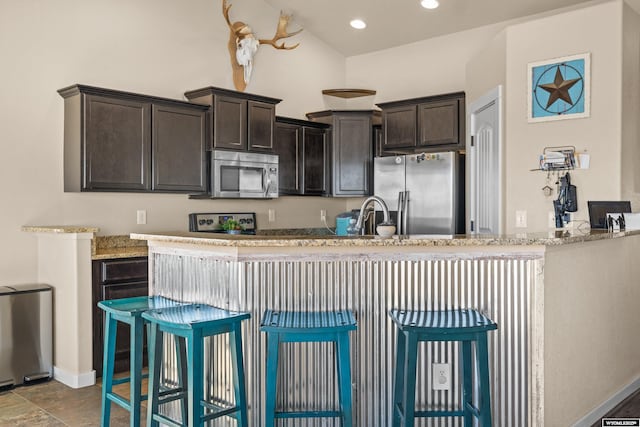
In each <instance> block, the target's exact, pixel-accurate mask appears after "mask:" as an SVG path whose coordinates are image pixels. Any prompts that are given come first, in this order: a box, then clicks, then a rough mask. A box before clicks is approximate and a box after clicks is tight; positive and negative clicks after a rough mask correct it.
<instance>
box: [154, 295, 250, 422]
mask: <svg viewBox="0 0 640 427" xmlns="http://www.w3.org/2000/svg"><path fill="white" fill-rule="evenodd" d="M142 317H143V318H144V319H145V320H146V321H148V322H149V324H150V329H151V331H150V338H149V341H150V343H149V347H150V348H149V393H150V397H149V403H148V404H147V425H148V426H157V425H159V423H160V422H161V423H163V424H168V425H171V426H203V425H205V423H206V422H208V421H210V420H213V419H216V418H220V417H223V416H229V417H232V418H235V419H236V421H237V425H238V426H241V427H247V398H246V389H245V376H244V365H243V363H242V333H241V329H240V327H241V324H242V321H243V320H245V319H248V318H249V317H250V315H249V313H238V312H233V311H227V310H223V309H220V308H216V307H211V306H209V305H206V304H192V305H185V306H181V307H172V308H167V309H158V310H149V311H146V312H144V313H143V314H142ZM165 333H168V334H173V335H174V336H175V337H180V338H184V340H185V341H186V349H187V364H186V365H187V366H186V370H187V393H186V396H187V404H188V412H187V417H186V418H187V419H186V420H185V418H184V417H183V419H182V422H178V421H176V420H173V419H171V418H169V417H168V416H166V415H162V414H160V413H159V409H160V405H161V404H163V403H167V402H168V401H170V399H169V398H167V399H165V400H164V401H161V400H160V397H161V395H160V392H159V390H160V388H159V383H160V369H161V366H162V363H163V358H164V354H163V353H164V349H163V346H162V338H163V334H165ZM224 333H228V334H229V346H230V350H231V363H232V370H233V381H234V392H235V402H234V406H231V407H221V406H219V405H215V404H213V403H210V402H207V401H206V400H205V399H204V366H205V361H204V338H205V337H210V336H214V335H219V334H224ZM205 409H207V410H208V411H209V413H208V414H205Z"/></svg>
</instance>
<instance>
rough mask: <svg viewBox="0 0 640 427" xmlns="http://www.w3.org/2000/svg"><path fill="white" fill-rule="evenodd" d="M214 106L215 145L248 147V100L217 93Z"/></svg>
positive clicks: (238, 147)
mask: <svg viewBox="0 0 640 427" xmlns="http://www.w3.org/2000/svg"><path fill="white" fill-rule="evenodd" d="M213 102H214V107H213V121H214V124H213V147H214V148H229V149H233V150H246V149H247V101H246V100H243V99H237V98H232V97H227V96H220V95H216V96H215V99H214V101H213Z"/></svg>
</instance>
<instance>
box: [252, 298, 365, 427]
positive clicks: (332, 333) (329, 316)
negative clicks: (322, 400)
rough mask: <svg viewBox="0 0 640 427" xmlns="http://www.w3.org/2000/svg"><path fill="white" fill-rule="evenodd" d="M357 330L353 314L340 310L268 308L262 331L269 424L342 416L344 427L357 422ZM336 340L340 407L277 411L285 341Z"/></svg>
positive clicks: (266, 409) (270, 425) (267, 425)
mask: <svg viewBox="0 0 640 427" xmlns="http://www.w3.org/2000/svg"><path fill="white" fill-rule="evenodd" d="M355 329H356V321H355V318H354V317H353V314H352V313H351V312H348V311H338V312H284V311H283V312H280V311H272V310H267V311H266V312H265V314H264V316H263V318H262V323H261V327H260V330H261V331H263V332H266V333H267V366H266V386H265V394H266V396H265V427H275V422H276V419H281V418H321V417H323V418H324V417H339V418H340V419H341V421H342V426H343V427H351V426H352V425H353V408H352V402H351V361H350V351H349V331H352V330H355ZM285 342H289V343H302V342H307V343H308V342H329V343H331V342H332V343H334V349H335V350H334V351H335V358H336V370H337V376H338V394H339V401H340V410H339V411H332V410H322V411H295V412H291V411H279V412H278V411H276V394H277V379H278V360H279V358H280V344H281V343H285Z"/></svg>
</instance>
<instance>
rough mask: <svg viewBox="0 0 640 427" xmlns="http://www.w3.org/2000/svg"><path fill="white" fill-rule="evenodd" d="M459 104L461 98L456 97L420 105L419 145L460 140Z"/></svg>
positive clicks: (446, 143)
mask: <svg viewBox="0 0 640 427" xmlns="http://www.w3.org/2000/svg"><path fill="white" fill-rule="evenodd" d="M458 104H459V100H458V99H457V98H456V99H451V100H446V101H439V102H429V103H424V104H420V105H419V106H418V145H420V146H430V145H449V144H458V143H459V142H460V132H459V120H460V118H459V115H458V110H459V107H458ZM462 120H464V118H463V119H462Z"/></svg>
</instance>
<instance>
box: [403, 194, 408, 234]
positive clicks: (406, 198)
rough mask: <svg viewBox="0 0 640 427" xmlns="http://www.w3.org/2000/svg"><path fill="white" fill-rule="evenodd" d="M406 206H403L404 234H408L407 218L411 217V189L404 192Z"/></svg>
mask: <svg viewBox="0 0 640 427" xmlns="http://www.w3.org/2000/svg"><path fill="white" fill-rule="evenodd" d="M403 203H404V207H403V208H402V213H403V215H402V234H408V230H407V220H408V219H409V191H405V192H404V197H403Z"/></svg>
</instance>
